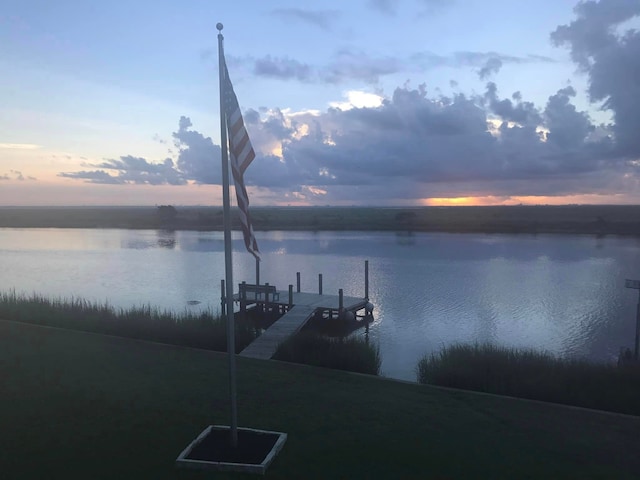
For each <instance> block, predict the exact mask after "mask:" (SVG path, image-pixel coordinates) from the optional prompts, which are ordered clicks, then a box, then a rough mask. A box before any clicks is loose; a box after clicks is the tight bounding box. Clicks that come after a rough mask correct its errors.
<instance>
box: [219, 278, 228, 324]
mask: <svg viewBox="0 0 640 480" xmlns="http://www.w3.org/2000/svg"><path fill="white" fill-rule="evenodd" d="M220 306H221V307H222V316H223V317H224V316H225V315H226V314H227V300H226V298H225V297H224V279H222V280H220Z"/></svg>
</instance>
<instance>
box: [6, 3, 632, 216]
mask: <svg viewBox="0 0 640 480" xmlns="http://www.w3.org/2000/svg"><path fill="white" fill-rule="evenodd" d="M218 22H221V23H222V24H223V25H224V29H223V31H222V34H223V35H224V51H225V58H226V63H227V66H228V70H229V76H230V78H231V81H232V83H233V87H234V91H235V93H236V95H237V97H238V101H239V103H240V106H241V109H242V112H243V115H244V121H245V124H246V127H247V130H248V132H249V136H250V138H251V141H252V144H253V146H254V149H255V152H256V158H255V160H254V161H253V163H252V164H251V165H250V166H249V168H248V169H247V171H246V173H245V182H246V184H247V187H248V192H249V197H250V201H251V204H252V205H254V206H255V205H265V206H266V205H371V206H404V205H407V206H408V205H501V204H505V205H508V204H567V203H603V204H628V203H634V204H635V203H640V189H639V187H640V0H589V1H580V2H576V1H574V0H539V1H537V2H530V1H524V0H494V1H486V0H484V1H480V0H350V1H349V2H346V1H337V0H325V1H323V2H300V1H299V0H298V1H287V0H273V1H269V2H265V1H258V0H234V1H233V2H220V1H216V2H213V1H211V0H190V1H188V2H176V1H168V0H136V1H135V2H134V1H131V0H127V1H124V0H112V1H110V2H105V1H99V2H98V1H94V0H57V1H56V2H51V1H49V0H46V1H44V0H4V1H3V8H2V9H1V10H0V205H161V204H172V205H220V204H221V186H220V183H221V176H222V175H221V163H220V158H221V157H220V156H221V149H220V100H219V85H218V40H217V34H218V32H217V30H216V23H218ZM233 197H234V196H233V195H232V198H233Z"/></svg>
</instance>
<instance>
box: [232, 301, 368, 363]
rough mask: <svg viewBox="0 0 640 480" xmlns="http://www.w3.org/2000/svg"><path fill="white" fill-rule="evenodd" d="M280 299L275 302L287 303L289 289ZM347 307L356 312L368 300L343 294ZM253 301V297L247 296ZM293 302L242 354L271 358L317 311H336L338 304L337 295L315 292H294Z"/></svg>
mask: <svg viewBox="0 0 640 480" xmlns="http://www.w3.org/2000/svg"><path fill="white" fill-rule="evenodd" d="M279 293H280V299H279V301H277V302H273V303H275V304H284V305H287V304H288V302H289V292H288V291H280V292H279ZM342 300H343V307H344V309H345V310H349V311H352V312H355V311H357V310H360V309H361V308H364V306H365V304H366V303H367V300H366V299H365V298H358V297H346V296H345V297H343V299H342ZM247 301H249V302H251V298H249V297H248V298H247ZM292 304H293V305H294V306H293V307H292V308H291V309H290V310H289V311H288V312H287V313H285V314H284V315H283V316H282V317H280V318H279V319H278V320H276V321H275V322H274V323H273V325H271V326H270V327H269V328H268V329H267V330H265V332H264V333H263V334H262V335H260V336H259V337H258V338H257V339H255V340H254V341H253V342H252V343H251V344H250V345H249V346H247V347H246V348H245V349H244V350H243V351H242V352H240V356H242V357H249V358H259V359H264V360H268V359H270V358H271V357H272V356H273V354H274V353H275V352H276V350H277V348H278V345H280V344H281V343H282V342H284V341H285V340H286V339H287V338H288V337H290V336H291V335H294V334H295V333H296V332H298V331H299V330H300V329H301V328H302V327H303V326H304V324H305V323H307V321H309V319H310V318H311V317H312V316H313V314H314V313H315V312H316V310H332V311H337V310H338V307H339V297H338V295H319V294H315V293H304V292H294V293H293V298H292Z"/></svg>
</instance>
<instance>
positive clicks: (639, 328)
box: [634, 290, 640, 362]
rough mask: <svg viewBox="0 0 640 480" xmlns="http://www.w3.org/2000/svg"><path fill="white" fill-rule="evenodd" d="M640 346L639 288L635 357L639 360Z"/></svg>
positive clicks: (639, 295) (639, 291)
mask: <svg viewBox="0 0 640 480" xmlns="http://www.w3.org/2000/svg"><path fill="white" fill-rule="evenodd" d="M639 347H640V290H638V306H637V307H636V348H635V352H634V359H635V360H636V362H637V361H638V350H639Z"/></svg>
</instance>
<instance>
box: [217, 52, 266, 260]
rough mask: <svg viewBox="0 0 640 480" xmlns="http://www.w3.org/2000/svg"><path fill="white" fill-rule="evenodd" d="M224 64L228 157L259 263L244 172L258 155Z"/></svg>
mask: <svg viewBox="0 0 640 480" xmlns="http://www.w3.org/2000/svg"><path fill="white" fill-rule="evenodd" d="M223 63H224V78H225V80H224V110H225V112H224V113H225V116H226V118H227V132H228V133H229V155H230V160H231V173H232V174H233V181H234V183H235V186H236V199H237V200H238V208H239V210H240V223H241V225H242V233H243V235H244V245H245V247H247V251H248V252H249V253H251V254H252V255H253V256H254V257H256V259H257V260H260V251H259V250H258V242H257V241H256V236H255V235H254V233H253V227H252V225H251V217H250V216H249V196H248V195H247V189H246V187H245V185H244V172H245V170H246V169H247V167H248V166H249V164H250V163H251V162H252V161H253V159H254V158H255V156H256V154H255V152H254V151H253V147H252V146H251V140H249V134H248V133H247V129H246V128H245V126H244V120H243V119H242V113H241V112H240V105H238V98H237V97H236V94H235V92H234V91H233V85H231V79H230V78H229V71H228V70H227V64H226V62H225V61H224V59H223Z"/></svg>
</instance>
